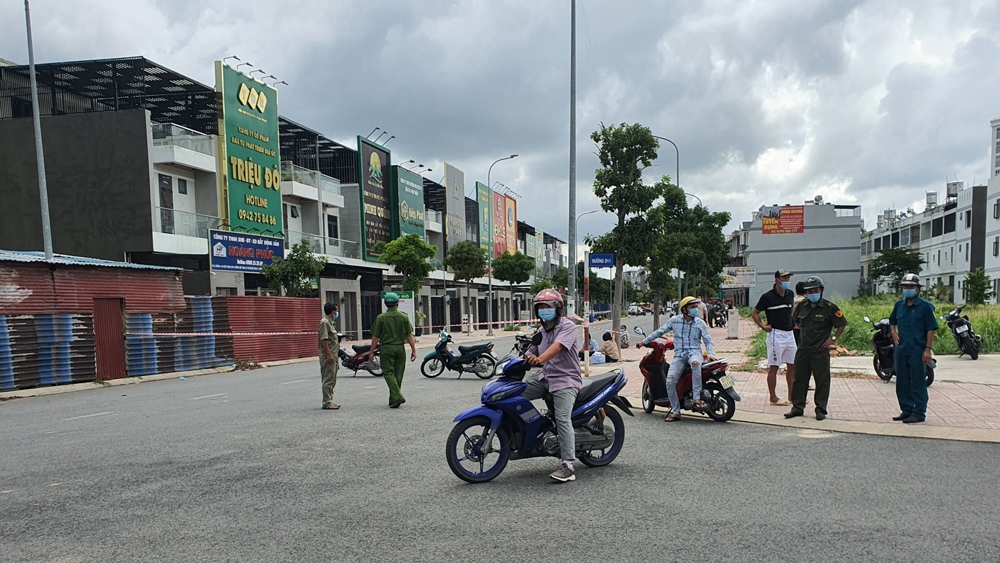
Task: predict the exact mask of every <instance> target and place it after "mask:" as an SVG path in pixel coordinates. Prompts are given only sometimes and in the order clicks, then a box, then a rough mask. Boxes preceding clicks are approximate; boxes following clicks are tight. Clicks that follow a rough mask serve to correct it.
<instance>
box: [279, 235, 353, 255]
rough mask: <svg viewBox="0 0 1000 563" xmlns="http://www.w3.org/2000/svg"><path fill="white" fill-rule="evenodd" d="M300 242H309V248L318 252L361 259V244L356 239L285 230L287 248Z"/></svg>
mask: <svg viewBox="0 0 1000 563" xmlns="http://www.w3.org/2000/svg"><path fill="white" fill-rule="evenodd" d="M300 242H305V243H306V244H308V245H309V250H311V251H313V252H315V253H316V254H326V255H328V256H340V257H342V258H355V259H359V260H360V259H361V245H360V244H358V243H356V242H354V241H350V240H342V239H338V238H330V237H323V236H320V235H314V234H311V233H300V232H299V231H285V248H286V249H287V248H291V247H292V246H293V245H296V244H298V243H300Z"/></svg>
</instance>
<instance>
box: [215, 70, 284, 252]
mask: <svg viewBox="0 0 1000 563" xmlns="http://www.w3.org/2000/svg"><path fill="white" fill-rule="evenodd" d="M215 89H216V91H217V92H218V93H219V94H218V96H219V101H220V102H221V104H220V107H219V151H218V153H219V164H220V166H219V170H224V171H225V173H224V174H223V175H222V181H221V182H220V187H221V190H222V198H221V201H223V202H224V203H223V205H220V207H221V208H222V214H223V218H222V219H223V225H224V226H225V225H228V227H229V230H231V231H237V232H242V233H252V234H260V235H270V236H275V237H280V236H282V235H283V229H284V226H283V225H282V220H281V219H282V213H281V156H280V155H279V154H278V150H279V144H278V91H277V90H275V89H274V88H272V87H270V86H268V85H267V84H264V83H263V82H260V81H258V80H255V79H253V78H250V77H249V76H247V75H245V74H243V73H242V72H238V71H237V70H236V69H234V68H232V67H230V66H228V65H225V64H223V63H222V62H221V61H216V63H215Z"/></svg>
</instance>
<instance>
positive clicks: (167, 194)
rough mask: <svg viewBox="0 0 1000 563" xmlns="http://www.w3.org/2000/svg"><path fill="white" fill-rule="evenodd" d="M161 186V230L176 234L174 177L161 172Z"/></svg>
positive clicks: (159, 178) (159, 176)
mask: <svg viewBox="0 0 1000 563" xmlns="http://www.w3.org/2000/svg"><path fill="white" fill-rule="evenodd" d="M158 180H159V187H160V232H161V233H166V234H168V235H172V234H174V179H173V177H171V176H168V175H166V174H159V175H158Z"/></svg>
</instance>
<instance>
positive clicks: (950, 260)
mask: <svg viewBox="0 0 1000 563" xmlns="http://www.w3.org/2000/svg"><path fill="white" fill-rule="evenodd" d="M948 263H949V264H954V263H955V247H954V246H953V247H951V248H949V249H948Z"/></svg>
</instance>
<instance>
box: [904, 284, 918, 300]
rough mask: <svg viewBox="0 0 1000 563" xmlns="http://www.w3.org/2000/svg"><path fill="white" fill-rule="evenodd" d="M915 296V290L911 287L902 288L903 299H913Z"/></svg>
mask: <svg viewBox="0 0 1000 563" xmlns="http://www.w3.org/2000/svg"><path fill="white" fill-rule="evenodd" d="M916 296H917V290H916V288H912V287H906V288H903V297H905V298H907V299H913V298H914V297H916Z"/></svg>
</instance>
